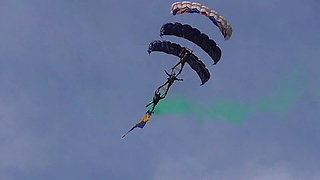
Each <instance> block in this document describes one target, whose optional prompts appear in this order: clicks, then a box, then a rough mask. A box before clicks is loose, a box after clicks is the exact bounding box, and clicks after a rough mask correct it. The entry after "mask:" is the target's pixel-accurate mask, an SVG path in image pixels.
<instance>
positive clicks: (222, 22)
mask: <svg viewBox="0 0 320 180" xmlns="http://www.w3.org/2000/svg"><path fill="white" fill-rule="evenodd" d="M170 13H171V14H172V15H174V16H175V15H178V14H183V13H197V14H202V15H204V16H206V17H208V18H209V19H210V20H211V21H212V22H213V24H214V25H216V26H217V27H218V28H219V30H220V32H221V34H222V35H223V37H224V39H225V40H229V39H230V37H231V36H232V31H233V30H232V27H231V25H230V24H229V23H228V22H227V20H226V19H225V18H224V17H222V16H221V15H220V14H219V13H218V12H216V11H213V10H211V9H210V8H209V7H207V6H202V5H201V4H199V3H195V2H193V3H192V2H190V1H183V2H175V3H173V4H172V5H171V12H170Z"/></svg>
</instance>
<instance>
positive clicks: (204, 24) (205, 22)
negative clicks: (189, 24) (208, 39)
mask: <svg viewBox="0 0 320 180" xmlns="http://www.w3.org/2000/svg"><path fill="white" fill-rule="evenodd" d="M199 15H200V14H198V16H199ZM198 16H197V18H198ZM207 23H208V21H204V23H203V25H202V27H201V28H200V29H204V27H205V26H206V24H207ZM195 47H196V45H195V44H193V46H192V49H194V48H195Z"/></svg>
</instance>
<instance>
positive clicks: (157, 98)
mask: <svg viewBox="0 0 320 180" xmlns="http://www.w3.org/2000/svg"><path fill="white" fill-rule="evenodd" d="M163 98H164V96H161V94H160V92H159V91H158V90H157V91H155V92H154V96H153V99H152V101H151V102H150V103H149V104H147V105H146V107H148V106H150V105H151V104H153V107H152V110H151V113H153V110H154V108H155V107H156V105H157V104H158V103H159V101H160V100H161V99H163Z"/></svg>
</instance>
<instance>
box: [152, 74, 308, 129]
mask: <svg viewBox="0 0 320 180" xmlns="http://www.w3.org/2000/svg"><path fill="white" fill-rule="evenodd" d="M298 74H299V73H296V74H293V75H291V77H290V78H286V79H283V80H282V81H280V82H279V85H278V87H276V88H275V90H274V91H272V92H270V93H267V94H266V95H264V96H263V97H261V98H260V99H258V100H257V101H256V102H255V103H252V104H250V103H244V102H238V101H235V100H232V99H229V100H225V99H224V100H221V99H220V100H215V101H214V103H213V104H209V105H208V104H203V103H201V102H197V101H195V100H193V99H191V98H187V97H184V96H174V97H172V98H168V99H164V100H162V101H161V102H160V103H159V104H158V105H157V107H156V109H155V114H156V115H161V114H175V115H192V116H193V117H195V118H197V119H200V120H205V119H206V120H215V119H218V118H223V119H225V120H228V121H230V122H232V123H240V122H242V121H243V120H245V118H246V116H247V115H248V114H251V113H254V112H257V111H267V112H275V113H280V112H283V111H285V110H286V109H288V108H289V107H290V106H291V105H292V104H293V103H294V101H295V100H297V98H298V97H299V95H300V94H301V92H302V91H301V87H303V86H305V81H302V79H301V76H299V75H298ZM299 79H300V80H299ZM298 80H299V81H298Z"/></svg>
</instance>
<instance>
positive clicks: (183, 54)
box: [171, 47, 193, 76]
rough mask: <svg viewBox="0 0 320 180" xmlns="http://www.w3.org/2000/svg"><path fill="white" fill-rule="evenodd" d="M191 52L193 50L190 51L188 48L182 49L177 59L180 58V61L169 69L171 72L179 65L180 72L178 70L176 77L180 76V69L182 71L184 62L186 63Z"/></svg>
mask: <svg viewBox="0 0 320 180" xmlns="http://www.w3.org/2000/svg"><path fill="white" fill-rule="evenodd" d="M192 52H193V50H192V49H190V48H188V47H183V48H182V51H181V53H180V54H179V57H181V58H180V61H179V62H178V63H177V64H176V65H174V66H173V67H172V68H171V70H172V71H173V70H174V69H175V68H176V67H177V66H178V65H179V64H181V67H180V70H179V72H178V74H177V76H178V75H179V74H181V72H182V69H183V67H184V65H185V64H186V62H187V58H188V55H189V54H190V53H192Z"/></svg>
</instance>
